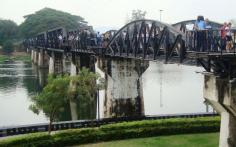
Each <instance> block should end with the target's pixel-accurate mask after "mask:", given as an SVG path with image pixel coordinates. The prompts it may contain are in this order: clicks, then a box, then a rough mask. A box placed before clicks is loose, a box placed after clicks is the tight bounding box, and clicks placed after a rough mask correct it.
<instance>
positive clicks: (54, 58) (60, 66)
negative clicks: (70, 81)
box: [49, 51, 65, 74]
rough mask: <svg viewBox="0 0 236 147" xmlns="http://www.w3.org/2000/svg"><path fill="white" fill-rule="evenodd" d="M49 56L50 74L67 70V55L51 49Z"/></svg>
mask: <svg viewBox="0 0 236 147" xmlns="http://www.w3.org/2000/svg"><path fill="white" fill-rule="evenodd" d="M50 54H51V55H50V58H49V74H62V73H64V72H65V55H64V53H61V52H59V53H58V52H54V51H51V53H50Z"/></svg>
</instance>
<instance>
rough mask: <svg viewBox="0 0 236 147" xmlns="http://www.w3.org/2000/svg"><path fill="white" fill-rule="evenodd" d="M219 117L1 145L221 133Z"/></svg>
mask: <svg viewBox="0 0 236 147" xmlns="http://www.w3.org/2000/svg"><path fill="white" fill-rule="evenodd" d="M219 129H220V118H219V117H204V118H203V117H199V118H175V119H162V120H144V121H134V122H123V123H117V124H109V125H104V126H101V127H98V128H83V129H70V130H65V131H58V132H56V133H55V134H52V135H48V134H47V133H33V134H28V135H22V136H18V137H14V138H9V139H4V140H2V141H0V146H44V147H45V146H57V147H58V146H66V145H74V144H86V143H94V142H99V141H111V140H118V139H128V138H140V137H151V136H160V135H175V134H187V133H209V132H218V131H219Z"/></svg>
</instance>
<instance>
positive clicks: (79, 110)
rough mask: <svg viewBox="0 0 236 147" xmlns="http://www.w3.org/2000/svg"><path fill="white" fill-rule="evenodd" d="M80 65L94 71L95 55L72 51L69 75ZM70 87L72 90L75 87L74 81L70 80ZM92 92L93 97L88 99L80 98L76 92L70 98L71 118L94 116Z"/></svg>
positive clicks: (75, 72) (76, 72) (94, 107)
mask: <svg viewBox="0 0 236 147" xmlns="http://www.w3.org/2000/svg"><path fill="white" fill-rule="evenodd" d="M82 67H85V68H89V69H90V71H93V72H95V57H94V56H90V55H86V54H76V53H72V58H71V70H70V75H71V76H76V75H77V74H78V73H79V70H80V69H81V68H82ZM70 87H71V88H70V89H71V90H72V91H73V90H74V89H75V88H76V83H73V82H72V81H71V82H70ZM94 93H95V94H94V98H93V99H90V100H86V101H84V100H81V99H80V97H78V94H75V95H74V96H73V97H72V98H71V99H70V109H71V118H72V120H78V119H95V118H96V104H97V99H96V91H94Z"/></svg>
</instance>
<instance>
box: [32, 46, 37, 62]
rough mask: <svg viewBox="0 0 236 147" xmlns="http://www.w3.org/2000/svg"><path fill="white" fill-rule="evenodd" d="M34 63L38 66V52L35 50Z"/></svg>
mask: <svg viewBox="0 0 236 147" xmlns="http://www.w3.org/2000/svg"><path fill="white" fill-rule="evenodd" d="M33 59H34V61H33V63H34V64H38V50H37V49H36V50H34V58H33Z"/></svg>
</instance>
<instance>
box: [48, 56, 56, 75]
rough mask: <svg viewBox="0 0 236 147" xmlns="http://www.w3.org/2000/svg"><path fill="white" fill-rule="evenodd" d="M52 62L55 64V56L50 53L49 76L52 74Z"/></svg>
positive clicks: (53, 70)
mask: <svg viewBox="0 0 236 147" xmlns="http://www.w3.org/2000/svg"><path fill="white" fill-rule="evenodd" d="M54 62H55V54H54V52H51V56H50V57H49V74H54V72H55V69H54Z"/></svg>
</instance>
